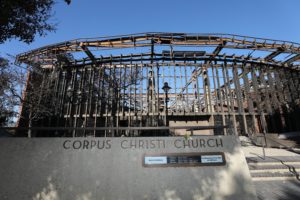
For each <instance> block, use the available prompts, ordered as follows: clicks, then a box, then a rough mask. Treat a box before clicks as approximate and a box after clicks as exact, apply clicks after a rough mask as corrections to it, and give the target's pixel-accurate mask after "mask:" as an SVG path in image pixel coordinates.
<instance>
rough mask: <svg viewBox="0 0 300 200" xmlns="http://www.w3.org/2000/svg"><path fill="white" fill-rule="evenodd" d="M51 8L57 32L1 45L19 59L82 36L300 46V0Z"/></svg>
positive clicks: (109, 2) (113, 0)
mask: <svg viewBox="0 0 300 200" xmlns="http://www.w3.org/2000/svg"><path fill="white" fill-rule="evenodd" d="M57 1H58V2H57V3H56V5H55V6H54V8H53V13H54V16H53V17H52V19H51V21H52V22H54V23H57V31H56V32H53V33H49V34H48V35H47V36H46V37H43V38H40V37H37V38H36V40H35V41H34V42H33V43H32V44H29V45H27V44H25V43H22V42H19V41H16V40H12V41H10V42H6V43H4V44H1V45H0V54H1V55H4V54H5V53H10V54H13V55H15V54H18V53H22V52H25V51H29V50H31V49H34V48H37V47H41V46H44V45H47V44H53V43H56V42H61V41H65V40H71V39H75V38H82V37H97V36H107V35H119V34H130V33H139V32H188V33H232V34H240V35H247V36H254V37H265V38H270V39H280V40H288V41H293V42H298V43H300V0H248V1H247V0H243V1H242V0H226V1H225V0H207V1H204V0H185V1H184V0H151V1H144V0H119V1H117V0H72V3H71V5H69V6H68V5H67V4H66V3H64V2H63V0H57Z"/></svg>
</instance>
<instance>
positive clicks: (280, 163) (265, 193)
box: [240, 138, 300, 200]
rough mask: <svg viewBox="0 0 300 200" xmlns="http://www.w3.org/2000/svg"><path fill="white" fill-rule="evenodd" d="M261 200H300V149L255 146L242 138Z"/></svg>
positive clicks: (243, 149)
mask: <svg viewBox="0 0 300 200" xmlns="http://www.w3.org/2000/svg"><path fill="white" fill-rule="evenodd" d="M240 140H241V145H242V151H243V152H244V155H245V157H246V160H247V163H248V167H249V170H250V174H251V176H252V181H253V184H254V186H255V188H256V194H257V199H259V200H298V199H299V200H300V153H297V152H300V149H294V150H295V151H296V152H292V151H289V150H287V149H279V148H264V149H263V148H262V147H257V146H254V145H253V144H252V143H251V142H250V141H248V140H247V139H245V138H240Z"/></svg>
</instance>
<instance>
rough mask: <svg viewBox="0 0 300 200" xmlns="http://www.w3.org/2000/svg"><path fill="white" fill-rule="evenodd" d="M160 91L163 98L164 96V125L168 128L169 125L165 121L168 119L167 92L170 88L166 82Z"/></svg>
mask: <svg viewBox="0 0 300 200" xmlns="http://www.w3.org/2000/svg"><path fill="white" fill-rule="evenodd" d="M162 89H163V90H164V92H165V96H166V97H165V124H166V126H169V123H168V120H167V118H168V92H169V90H170V89H172V88H171V87H170V86H169V84H168V82H165V83H164V86H163V87H162Z"/></svg>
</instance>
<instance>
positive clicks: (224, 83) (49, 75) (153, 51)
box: [17, 33, 300, 137]
mask: <svg viewBox="0 0 300 200" xmlns="http://www.w3.org/2000/svg"><path fill="white" fill-rule="evenodd" d="M299 61H300V44H298V43H293V42H287V41H279V40H271V39H262V38H254V37H246V36H239V35H230V34H187V33H141V34H132V35H121V36H112V37H100V38H87V39H76V40H70V41H66V42H62V43H58V44H53V45H49V46H45V47H41V48H39V49H35V50H32V51H29V52H26V53H23V54H20V55H18V57H17V62H19V63H21V64H24V65H28V66H32V69H34V70H31V72H30V73H29V74H28V80H27V86H26V88H25V89H24V95H25V98H27V97H26V95H28V99H29V100H28V101H24V103H23V105H22V109H21V117H20V120H19V123H18V126H19V127H28V126H29V127H32V128H34V127H40V128H42V127H44V128H45V127H46V128H48V131H45V130H42V129H40V130H39V129H36V130H35V133H34V134H33V136H44V135H46V136H73V137H75V136H96V137H98V136H99V137H105V136H158V135H160V136H162V135H164V136H167V135H183V134H186V133H187V132H189V133H191V132H192V134H195V135H196V134H206V135H218V134H222V135H223V134H224V135H232V134H235V135H251V134H258V133H263V132H264V133H275V132H276V133H278V132H288V131H300V123H299V122H297V120H298V121H299V118H300V112H299V109H300V71H299V69H300V67H299V64H300V63H299ZM30 100H34V102H33V103H27V102H30ZM55 127H60V128H61V129H57V130H52V129H51V128H55ZM197 127H198V128H197ZM62 128H64V129H62ZM33 130H34V129H33Z"/></svg>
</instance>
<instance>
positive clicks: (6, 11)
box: [0, 0, 71, 44]
mask: <svg viewBox="0 0 300 200" xmlns="http://www.w3.org/2000/svg"><path fill="white" fill-rule="evenodd" d="M65 2H66V3H68V4H70V2H71V0H65ZM54 3H55V1H54V0H0V44H1V43H4V42H5V41H6V40H9V39H19V40H20V41H23V42H26V43H31V42H32V41H33V40H34V38H35V37H36V35H39V36H45V35H46V34H47V33H48V32H51V31H54V30H55V24H51V23H49V22H48V20H49V18H50V17H51V9H52V7H53V5H54Z"/></svg>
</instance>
